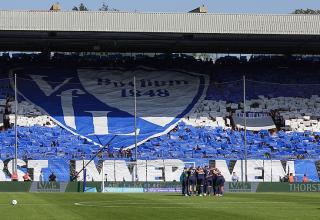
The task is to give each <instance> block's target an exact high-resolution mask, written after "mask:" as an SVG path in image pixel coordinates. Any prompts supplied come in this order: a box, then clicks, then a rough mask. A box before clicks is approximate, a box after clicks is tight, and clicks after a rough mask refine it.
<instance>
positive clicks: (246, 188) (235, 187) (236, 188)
mask: <svg viewBox="0 0 320 220" xmlns="http://www.w3.org/2000/svg"><path fill="white" fill-rule="evenodd" d="M229 191H230V192H251V183H242V182H230V183H229Z"/></svg>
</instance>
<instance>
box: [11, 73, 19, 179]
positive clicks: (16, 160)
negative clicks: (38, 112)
mask: <svg viewBox="0 0 320 220" xmlns="http://www.w3.org/2000/svg"><path fill="white" fill-rule="evenodd" d="M14 103H15V117H14V133H15V145H14V162H13V169H12V173H15V174H17V171H18V130H17V122H18V95H17V74H14Z"/></svg>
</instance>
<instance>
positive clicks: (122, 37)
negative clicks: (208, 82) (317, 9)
mask: <svg viewBox="0 0 320 220" xmlns="http://www.w3.org/2000/svg"><path fill="white" fill-rule="evenodd" d="M0 50H16V51H19V50H29V51H38V50H39V51H43V50H50V51H117V52H230V53H232V52H236V53H320V16H319V15H292V14H289V15H270V14H207V13H128V12H75V11H65V12H53V11H0Z"/></svg>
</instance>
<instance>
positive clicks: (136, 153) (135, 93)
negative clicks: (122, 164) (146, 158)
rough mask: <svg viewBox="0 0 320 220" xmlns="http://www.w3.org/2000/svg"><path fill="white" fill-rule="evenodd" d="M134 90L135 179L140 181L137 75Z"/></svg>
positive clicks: (134, 79)
mask: <svg viewBox="0 0 320 220" xmlns="http://www.w3.org/2000/svg"><path fill="white" fill-rule="evenodd" d="M133 90H134V91H133V92H134V137H135V141H134V150H135V162H136V163H135V173H134V175H135V176H134V178H135V179H134V181H138V143H137V142H138V137H137V136H138V134H137V85H136V76H135V75H134V76H133Z"/></svg>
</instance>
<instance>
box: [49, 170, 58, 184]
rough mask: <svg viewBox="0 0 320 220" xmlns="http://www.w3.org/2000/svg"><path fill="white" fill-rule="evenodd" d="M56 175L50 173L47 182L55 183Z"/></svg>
mask: <svg viewBox="0 0 320 220" xmlns="http://www.w3.org/2000/svg"><path fill="white" fill-rule="evenodd" d="M56 179H57V177H56V175H55V174H54V173H53V172H52V173H51V175H50V176H49V182H56Z"/></svg>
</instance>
